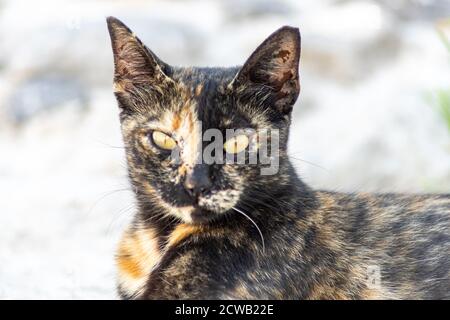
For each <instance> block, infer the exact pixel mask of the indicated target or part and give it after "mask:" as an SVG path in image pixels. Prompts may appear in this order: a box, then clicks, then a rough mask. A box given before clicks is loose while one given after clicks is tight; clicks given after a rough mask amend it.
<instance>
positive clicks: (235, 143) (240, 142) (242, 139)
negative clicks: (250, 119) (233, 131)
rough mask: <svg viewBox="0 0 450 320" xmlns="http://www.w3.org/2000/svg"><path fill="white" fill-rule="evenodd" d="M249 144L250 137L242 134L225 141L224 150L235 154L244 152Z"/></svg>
mask: <svg viewBox="0 0 450 320" xmlns="http://www.w3.org/2000/svg"><path fill="white" fill-rule="evenodd" d="M248 144H249V140H248V137H247V136H246V135H245V134H241V135H239V136H235V137H233V138H231V139H228V140H227V141H225V143H224V144H223V148H224V149H225V151H226V152H227V153H230V154H234V153H239V152H241V151H244V150H245V148H247V147H248Z"/></svg>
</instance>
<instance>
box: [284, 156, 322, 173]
mask: <svg viewBox="0 0 450 320" xmlns="http://www.w3.org/2000/svg"><path fill="white" fill-rule="evenodd" d="M288 157H289V159H294V160H297V161H301V162H304V163H306V164H309V165H312V166H313V167H316V168H319V169H322V170H324V171H326V172H328V173H329V172H330V171H329V170H328V169H327V168H325V167H322V166H320V165H318V164H316V163H314V162H311V161H308V160H305V159H302V158H297V157H294V156H293V155H292V154H288Z"/></svg>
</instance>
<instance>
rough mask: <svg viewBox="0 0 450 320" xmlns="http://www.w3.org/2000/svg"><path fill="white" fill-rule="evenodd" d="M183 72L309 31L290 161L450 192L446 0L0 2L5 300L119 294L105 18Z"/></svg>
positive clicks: (119, 176) (1, 278) (115, 127)
mask: <svg viewBox="0 0 450 320" xmlns="http://www.w3.org/2000/svg"><path fill="white" fill-rule="evenodd" d="M109 15H114V16H116V17H118V18H119V19H121V20H122V21H124V22H125V23H126V24H127V25H128V26H129V27H130V28H132V29H133V30H134V31H135V33H136V34H137V35H138V36H139V37H140V38H141V39H142V40H143V41H144V42H145V43H146V44H147V46H148V47H149V48H151V49H152V50H153V51H154V52H155V53H156V54H157V55H158V56H159V57H160V58H162V59H163V60H164V61H166V62H168V63H170V64H173V65H184V66H187V65H200V66H229V65H239V64H242V63H243V62H244V61H245V59H246V58H247V57H248V56H249V55H250V53H251V52H252V51H253V50H254V49H255V48H256V46H257V45H258V44H259V43H260V42H261V41H263V40H264V39H265V38H266V37H267V36H268V35H269V34H270V33H272V32H273V31H274V30H276V29H277V28H279V27H280V26H282V25H292V26H298V27H299V28H300V30H301V34H302V59H301V65H300V74H301V84H302V91H301V95H300V98H299V100H298V102H297V105H296V106H295V108H294V119H293V128H292V132H291V137H290V154H291V157H292V161H293V162H294V163H295V166H296V168H297V170H298V173H299V174H300V176H301V177H302V178H303V179H304V180H305V182H307V183H309V184H310V185H311V186H312V187H315V188H321V189H323V188H325V189H331V190H337V191H355V190H363V191H377V192H384V191H394V192H450V42H449V37H450V20H449V19H450V1H447V0H393V1H391V0H367V1H362V0H361V1H351V0H321V1H318V0H302V1H299V0H279V1H271V0H249V1H238V0H218V1H211V0H204V1H191V0H165V1H163V0H154V1H150V0H147V1H138V0H134V1H133V0H132V1H130V0H128V1H124V0H123V1H118V0H117V1H113V0H99V1H92V0H89V1H88V0H85V1H79V0H78V1H70V0H57V1H31V0H29V1H22V0H14V1H13V0H0V298H39V299H44V298H62V299H80V298H87V299H103V298H115V297H116V294H115V290H114V287H115V272H114V264H113V255H114V247H115V245H116V243H117V240H118V237H119V235H120V232H121V231H122V230H123V228H124V227H125V225H126V224H127V222H128V221H129V219H130V217H131V216H132V214H133V209H134V204H133V199H132V196H131V193H130V192H129V191H128V183H127V179H126V168H125V161H124V151H123V149H121V147H122V141H121V136H120V131H119V119H118V108H117V106H116V101H115V99H114V97H113V94H112V73H113V61H112V53H111V48H110V42H109V36H108V33H107V28H106V23H105V17H106V16H109Z"/></svg>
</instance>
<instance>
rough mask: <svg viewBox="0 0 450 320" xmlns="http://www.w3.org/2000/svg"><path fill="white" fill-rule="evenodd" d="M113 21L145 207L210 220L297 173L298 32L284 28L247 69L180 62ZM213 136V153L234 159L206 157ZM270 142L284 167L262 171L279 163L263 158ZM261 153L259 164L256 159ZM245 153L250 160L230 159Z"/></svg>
mask: <svg viewBox="0 0 450 320" xmlns="http://www.w3.org/2000/svg"><path fill="white" fill-rule="evenodd" d="M108 28H109V32H110V35H111V40H112V48H113V53H114V65H115V73H114V92H115V95H116V98H117V101H118V103H119V107H120V119H121V125H122V132H123V138H124V143H125V148H126V155H127V161H128V166H129V175H130V178H131V181H132V184H133V187H134V189H135V190H136V193H137V196H138V201H139V202H140V203H141V204H150V205H151V206H152V207H153V208H154V211H155V212H160V213H161V214H162V215H170V216H174V217H177V218H179V219H181V220H182V221H184V222H194V223H195V222H204V221H210V220H212V219H214V218H217V217H219V216H221V215H222V214H224V213H226V212H231V211H232V209H233V208H239V207H245V206H247V205H248V206H250V205H251V201H252V200H254V199H255V197H260V198H264V197H261V195H263V194H266V195H267V194H268V193H269V192H268V190H267V188H270V186H271V185H272V184H274V183H278V184H279V183H282V182H283V180H286V179H287V177H286V175H287V173H286V172H285V171H283V168H284V167H283V166H284V165H285V162H286V145H287V135H288V129H289V124H290V116H291V111H292V107H293V104H294V103H295V101H296V99H297V97H298V94H299V91H300V85H299V75H298V64H299V57H300V34H299V31H298V29H296V28H292V27H283V28H281V29H279V30H277V31H276V32H274V33H273V34H272V35H270V36H269V37H268V38H267V39H266V40H265V41H264V42H263V43H262V44H261V45H260V46H259V47H258V48H257V49H256V50H255V51H254V52H253V54H252V55H251V56H250V58H249V59H248V60H247V61H246V62H245V64H244V65H243V66H242V67H234V68H178V67H172V66H170V65H168V64H166V63H164V62H163V61H161V60H160V59H159V58H158V57H157V56H156V55H155V54H154V53H153V52H152V51H150V50H149V49H148V48H146V47H145V46H144V45H143V44H142V42H141V41H140V40H139V39H138V38H137V37H136V36H135V35H134V34H133V33H132V32H131V31H130V29H129V28H128V27H126V26H125V25H124V24H123V23H122V22H120V21H119V20H117V19H115V18H112V17H110V18H108ZM211 129H212V130H211ZM227 129H245V130H244V131H239V130H238V131H237V132H235V133H233V134H230V130H228V132H227ZM267 130H271V131H267ZM208 132H209V133H208ZM227 133H228V135H227ZM273 133H275V134H273ZM217 135H219V136H217ZM220 135H221V136H222V137H220ZM213 136H214V137H213ZM212 137H213V138H212ZM205 140H209V141H205ZM263 140H264V141H263ZM275 140H276V141H275ZM211 141H214V142H215V144H214V148H213V149H214V151H212V152H210V154H212V155H213V156H215V157H217V156H218V155H220V156H223V159H224V161H223V162H225V163H220V161H212V162H211V161H210V160H209V161H204V160H205V159H202V158H203V156H204V155H205V152H206V151H211V149H212V148H211ZM263 143H265V145H266V146H267V148H268V150H269V155H270V156H271V157H269V159H272V160H274V159H276V162H277V163H275V165H276V166H278V165H279V168H278V167H277V168H276V170H275V171H272V174H267V173H266V174H264V171H262V169H263V167H267V166H273V165H274V164H273V163H272V164H267V163H265V164H263V163H261V162H263V161H260V160H261V158H262V155H261V154H260V153H258V150H259V148H262V145H263ZM218 145H219V146H220V147H221V148H220V149H217V148H216V147H217V146H218ZM275 145H276V149H275V148H273V147H274V146H275ZM208 148H209V149H208ZM274 153H276V154H274ZM236 154H238V155H236ZM255 154H256V159H257V161H256V163H255V162H251V161H249V159H250V157H251V156H252V155H255ZM238 156H244V158H245V159H246V161H245V163H241V162H240V161H234V162H233V163H231V162H232V161H227V160H226V159H231V158H234V160H237V158H238ZM278 156H279V157H278ZM219 158H220V157H219ZM241 159H242V158H241ZM253 159H255V158H253ZM266 160H267V159H266ZM217 162H219V163H217ZM236 162H239V163H236Z"/></svg>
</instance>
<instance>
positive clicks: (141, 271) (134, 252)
mask: <svg viewBox="0 0 450 320" xmlns="http://www.w3.org/2000/svg"><path fill="white" fill-rule="evenodd" d="M196 232H198V227H196V226H193V225H189V224H180V225H178V226H177V227H176V228H175V229H174V230H173V231H172V232H171V233H170V234H169V235H168V236H167V238H165V239H164V240H163V243H164V245H163V246H161V239H160V236H158V233H157V231H156V229H155V228H152V227H133V228H129V229H128V230H127V231H125V233H124V235H123V236H122V239H121V240H120V242H119V246H118V249H117V254H116V265H117V269H118V285H119V291H120V293H121V295H122V296H125V297H129V298H138V297H139V296H140V295H141V294H142V293H144V292H145V289H146V288H145V287H146V284H147V283H148V282H149V281H150V280H151V277H152V275H153V274H154V273H155V272H156V270H157V268H158V266H159V265H160V264H161V262H162V260H163V258H164V257H165V256H166V255H167V253H168V252H169V250H171V249H172V248H174V247H175V246H176V245H177V244H179V243H180V242H181V241H183V240H184V239H186V238H187V237H188V236H190V235H192V234H194V233H196Z"/></svg>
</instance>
